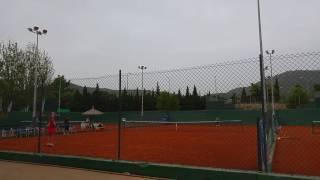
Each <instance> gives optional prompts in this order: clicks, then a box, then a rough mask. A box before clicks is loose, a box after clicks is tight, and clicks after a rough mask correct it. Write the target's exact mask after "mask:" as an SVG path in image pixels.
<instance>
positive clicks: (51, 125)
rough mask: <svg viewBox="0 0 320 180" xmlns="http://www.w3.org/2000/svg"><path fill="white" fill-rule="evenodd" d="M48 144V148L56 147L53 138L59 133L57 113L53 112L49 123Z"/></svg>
mask: <svg viewBox="0 0 320 180" xmlns="http://www.w3.org/2000/svg"><path fill="white" fill-rule="evenodd" d="M47 127H48V143H47V146H50V147H52V146H54V143H53V136H54V135H55V134H56V132H57V124H56V113H54V112H51V117H50V119H49V121H48V125H47Z"/></svg>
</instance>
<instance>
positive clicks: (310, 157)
mask: <svg viewBox="0 0 320 180" xmlns="http://www.w3.org/2000/svg"><path fill="white" fill-rule="evenodd" d="M278 137H280V138H278V140H277V147H276V150H275V155H274V160H273V171H274V172H279V173H291V174H301V175H313V176H319V175H320V171H319V167H320V159H319V158H320V156H319V153H320V135H315V134H312V132H311V128H310V127H300V126H286V127H283V128H282V129H281V130H280V134H279V136H278ZM117 140H118V139H117V128H116V126H114V125H109V126H106V128H105V129H104V130H102V131H96V132H82V133H74V134H70V135H56V136H55V137H54V138H53V142H54V144H55V146H53V147H48V146H46V143H47V142H48V141H47V136H44V137H42V138H41V148H42V149H41V152H43V153H49V154H60V155H76V156H88V157H100V158H107V159H116V155H117ZM0 149H1V150H14V151H26V152H36V151H37V137H25V138H8V139H2V140H1V141H0ZM121 159H122V160H131V161H144V162H158V163H168V164H182V165H195V166H204V167H215V168H228V169H241V170H257V137H256V127H255V126H253V125H242V127H240V126H197V125H189V126H179V127H178V129H176V127H175V125H166V126H155V127H134V128H125V129H121Z"/></svg>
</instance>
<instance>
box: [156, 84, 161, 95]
mask: <svg viewBox="0 0 320 180" xmlns="http://www.w3.org/2000/svg"><path fill="white" fill-rule="evenodd" d="M156 94H157V96H160V87H159V83H158V82H157V88H156Z"/></svg>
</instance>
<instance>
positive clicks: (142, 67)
mask: <svg viewBox="0 0 320 180" xmlns="http://www.w3.org/2000/svg"><path fill="white" fill-rule="evenodd" d="M138 68H139V69H141V87H142V93H141V119H142V118H143V96H144V87H143V70H146V69H147V67H146V66H138Z"/></svg>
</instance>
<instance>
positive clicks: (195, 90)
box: [192, 85, 198, 97]
mask: <svg viewBox="0 0 320 180" xmlns="http://www.w3.org/2000/svg"><path fill="white" fill-rule="evenodd" d="M192 96H194V97H196V96H198V92H197V88H196V86H195V85H194V86H193V91H192Z"/></svg>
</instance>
